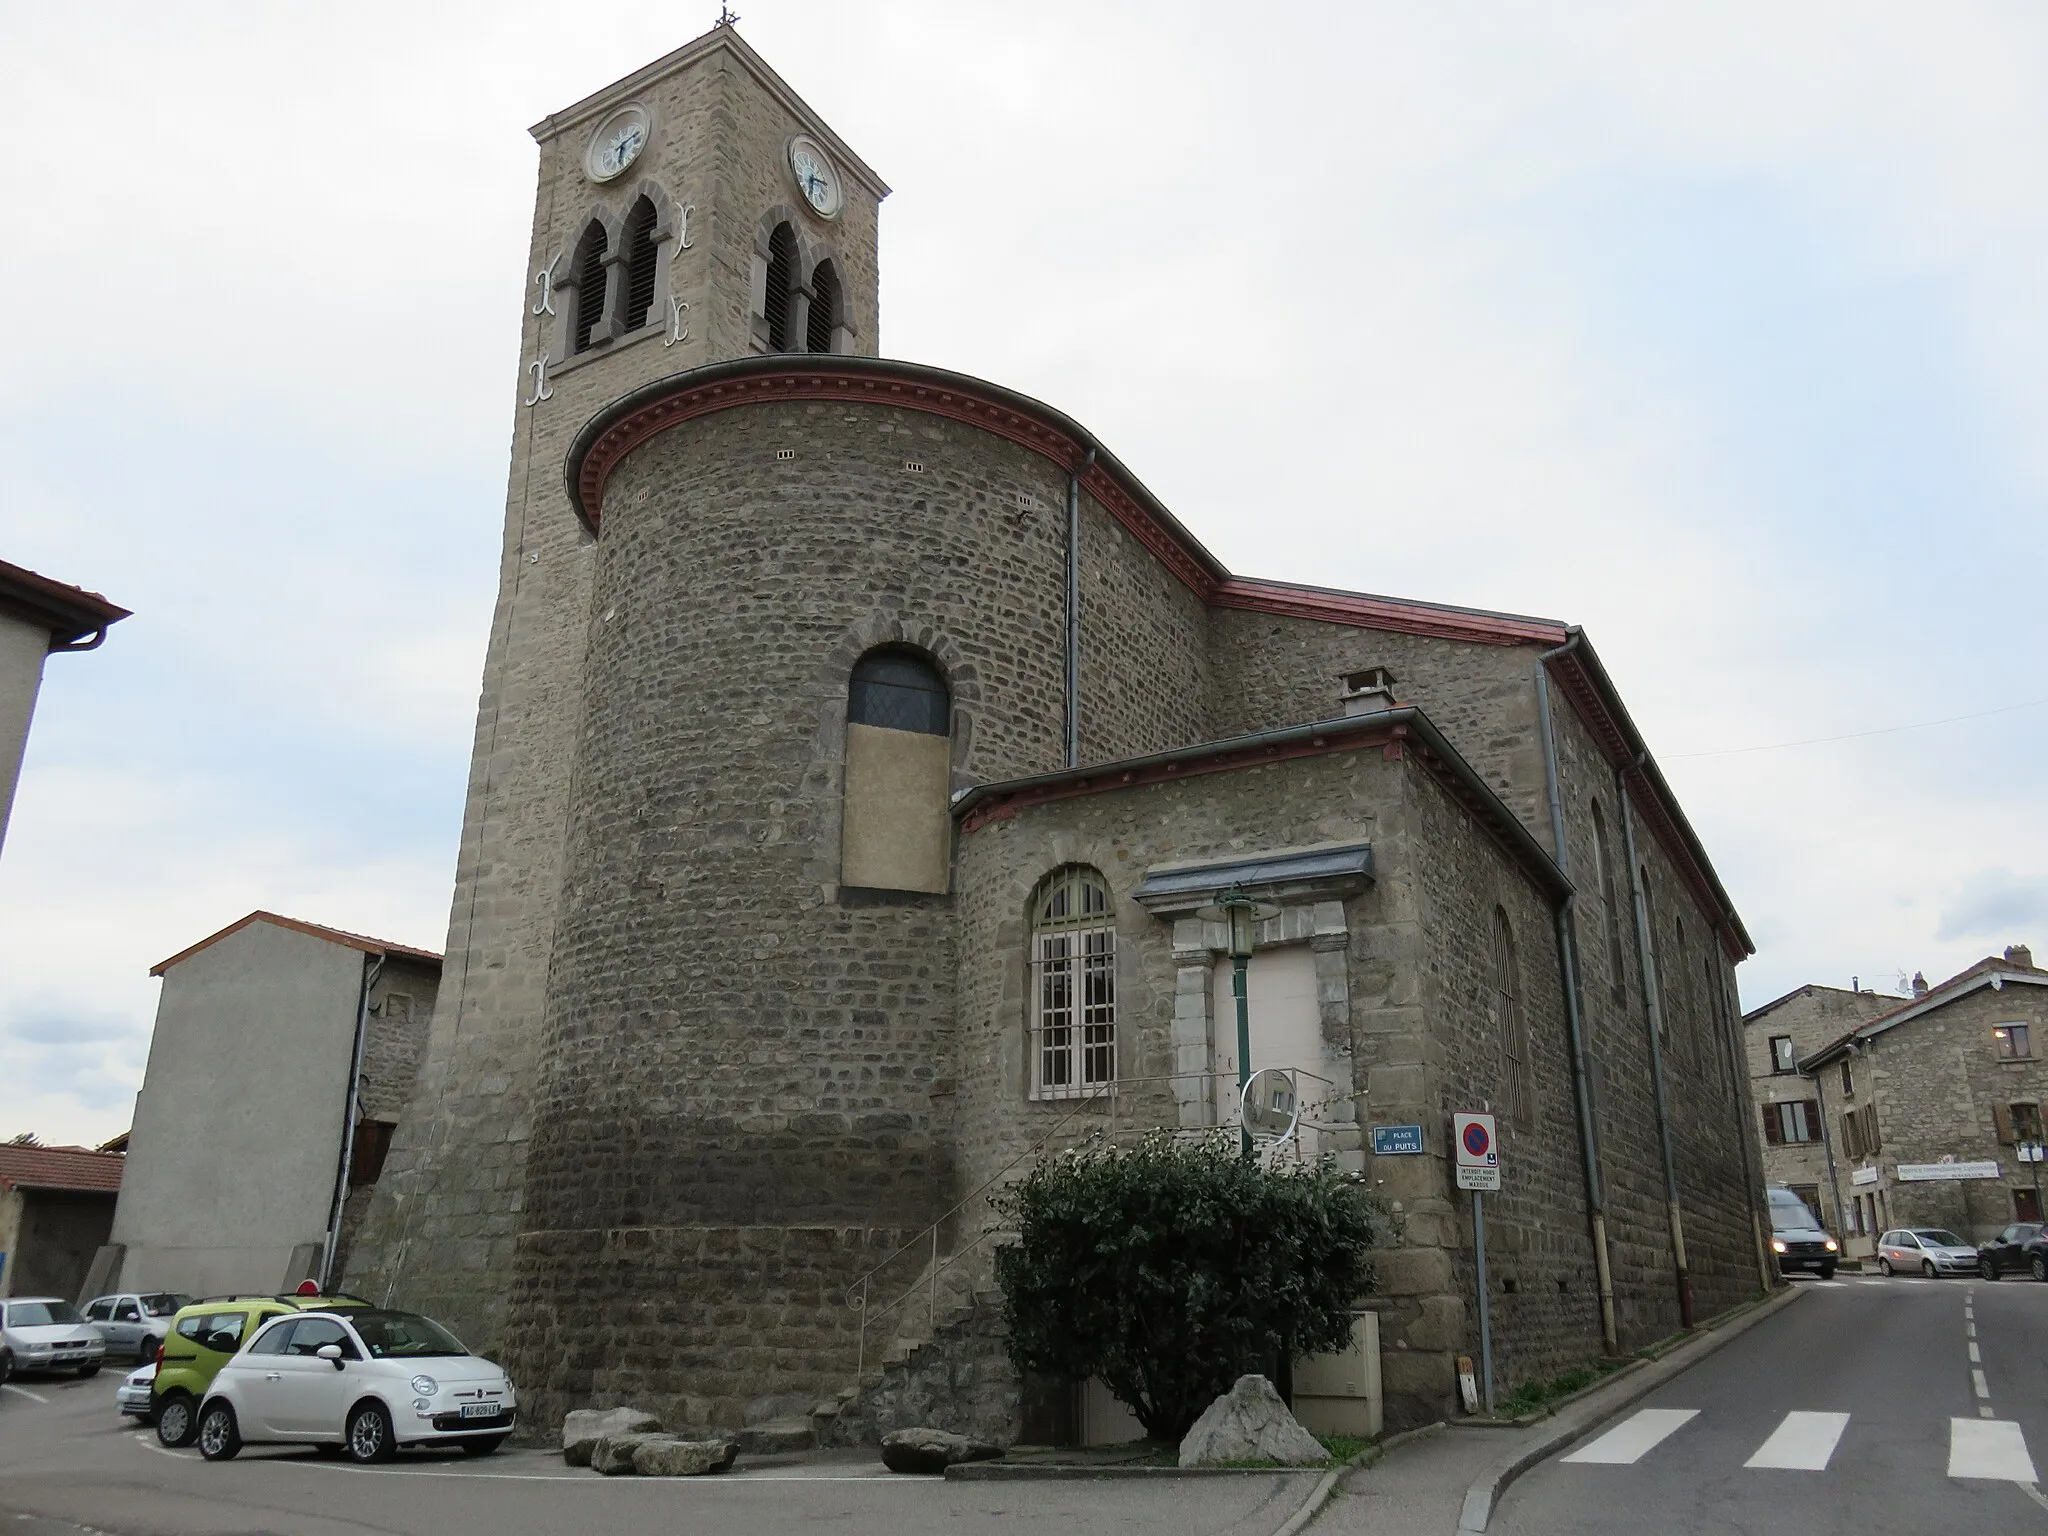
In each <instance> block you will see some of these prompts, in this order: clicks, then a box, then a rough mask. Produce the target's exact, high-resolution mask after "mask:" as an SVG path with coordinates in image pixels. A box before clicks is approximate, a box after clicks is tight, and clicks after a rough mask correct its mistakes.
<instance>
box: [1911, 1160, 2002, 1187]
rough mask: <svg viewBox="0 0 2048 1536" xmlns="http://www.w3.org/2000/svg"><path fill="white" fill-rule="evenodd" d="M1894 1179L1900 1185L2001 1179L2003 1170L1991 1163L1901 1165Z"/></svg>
mask: <svg viewBox="0 0 2048 1536" xmlns="http://www.w3.org/2000/svg"><path fill="white" fill-rule="evenodd" d="M1896 1177H1897V1178H1898V1180H1899V1182H1900V1183H1902V1184H1919V1183H1925V1182H1928V1181H1929V1180H1934V1179H2002V1178H2004V1177H2005V1170H2004V1169H2003V1168H2000V1167H1999V1166H1998V1164H1996V1163H1993V1162H1982V1163H1901V1164H1899V1166H1898V1168H1897V1170H1896Z"/></svg>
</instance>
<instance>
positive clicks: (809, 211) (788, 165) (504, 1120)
mask: <svg viewBox="0 0 2048 1536" xmlns="http://www.w3.org/2000/svg"><path fill="white" fill-rule="evenodd" d="M531 131H532V133H533V136H534V139H535V140H536V141H537V143H538V144H539V146H540V167H539V183H538V188H537V193H536V197H535V202H534V216H533V235H532V242H531V245H530V247H529V254H528V265H527V282H526V285H525V290H524V293H523V295H522V299H521V313H520V320H519V323H520V332H521V345H520V363H519V380H518V394H517V397H516V403H515V416H514V424H513V433H512V455H511V459H512V462H511V475H510V484H509V487H508V494H507V499H506V509H505V532H504V543H503V547H502V551H501V556H500V563H499V591H498V603H497V607H496V610H495V613H494V615H493V619H492V626H491V636H490V644H489V649H488V651H487V654H486V658H485V664H484V677H483V689H482V695H481V698H480V701H479V707H478V717H477V730H476V738H475V746H474V751H473V756H472V760H471V769H470V779H469V790H468V798H467V803H466V805H465V809H464V815H463V827H462V841H461V846H460V853H459V856H458V862H457V867H456V879H455V894H454V904H453V909H452V911H451V913H450V920H449V931H448V944H447V955H446V970H445V976H446V978H447V979H446V980H445V981H444V983H443V987H442V991H441V996H440V999H439V1002H438V1005H437V1007H436V1011H435V1017H434V1023H433V1028H432V1032H431V1035H430V1037H429V1041H428V1046H427V1054H426V1058H425V1060H424V1062H423V1064H422V1066H421V1071H420V1085H419V1089H418V1091H417V1094H416V1097H415V1100H414V1102H413V1104H412V1106H411V1107H410V1109H409V1110H408V1111H407V1113H406V1114H405V1116H404V1118H403V1120H402V1121H401V1123H400V1125H399V1128H398V1131H397V1134H396V1136H395V1139H394V1142H393V1147H392V1152H391V1156H390V1158H389V1159H388V1161H387V1163H386V1168H385V1176H384V1178H383V1179H382V1180H381V1181H380V1184H379V1188H378V1193H377V1197H376V1200H375V1203H374V1205H373V1207H372V1209H371V1212H370V1214H369V1216H368V1218H367V1220H366V1222H365V1225H364V1229H363V1232H362V1235H361V1239H360V1241H358V1242H357V1243H356V1244H355V1246H354V1248H353V1249H352V1253H353V1257H352V1258H351V1260H350V1263H349V1272H348V1275H347V1277H346V1283H347V1284H348V1285H349V1286H350V1287H352V1288H354V1289H357V1290H358V1291H360V1292H361V1293H362V1294H365V1295H368V1296H372V1297H374V1298H377V1299H380V1300H385V1301H390V1300H394V1299H402V1300H403V1301H404V1302H405V1304H407V1305H411V1306H416V1307H419V1308H422V1309H424V1310H426V1311H428V1312H430V1313H434V1314H436V1315H438V1316H441V1317H443V1318H445V1319H446V1320H447V1321H448V1322H449V1323H451V1324H452V1325H453V1326H455V1328H456V1329H457V1330H458V1332H459V1333H461V1334H462V1336H463V1337H464V1338H466V1339H468V1340H469V1341H470V1342H471V1344H472V1345H473V1346H474V1347H478V1348H486V1347H492V1346H495V1345H496V1344H497V1343H498V1341H499V1340H500V1339H501V1337H502V1334H503V1329H504V1323H505V1315H506V1305H507V1293H508V1288H509V1286H510V1283H511V1274H512V1259H513V1247H514V1243H515V1240H516V1238H517V1236H518V1233H519V1223H520V1211H521V1208H522V1205H523V1202H524V1198H525V1180H526V1163H527V1150H528V1137H529V1134H530V1131H531V1128H532V1123H533V1108H534V1103H535V1095H536V1093H537V1092H538V1089H539V1082H538V1079H539V1078H540V1076H541V1075H542V1071H543V1062H542V1039H541V1035H542V1012H543V1005H544V1000H545V988H546V981H547V972H548V962H549V954H550V948H551V944H552V942H553V936H554V933H555V929H556V919H557V910H558V903H559V901H560V899H561V886H562V872H563V871H562V858H563V847H562V834H563V827H564V824H565V822H566V821H567V819H568V814H569V797H570V791H571V776H572V770H573V764H574V758H575V747H576V732H577V728H578V724H579V721H580V719H581V700H582V696H583V689H584V685H585V678H584V669H585V655H586V646H587V639H588V635H589V632H590V629H591V626H592V625H593V624H594V623H602V622H603V616H602V615H598V614H594V613H593V612H592V611H591V605H592V598H591V593H592V572H593V566H594V553H595V540H594V538H593V536H592V535H591V533H590V531H589V529H588V528H586V527H585V526H584V524H583V523H582V522H581V521H579V519H578V517H577V515H576V512H575V510H574V509H573V507H572V505H571V503H570V499H569V496H568V493H567V490H566V488H565V486H564V482H563V468H564V463H565V460H566V458H567V455H568V452H569V449H570V446H571V444H572V443H573V441H574V440H575V438H576V435H577V433H578V431H579V430H580V429H581V428H582V427H583V425H584V424H585V423H586V422H588V421H589V420H590V419H591V418H592V417H593V416H595V415H596V414H597V413H598V411H599V410H600V409H601V408H603V407H604V406H605V405H607V404H609V403H610V402H612V401H614V400H616V399H618V398H619V397H621V396H623V395H626V394H629V393H630V392H632V391H633V390H635V389H637V388H639V387H641V386H642V385H645V384H648V383H650V382H651V381H653V380H656V379H660V378H664V377H667V376H669V375H672V374H676V373H680V372H683V371H686V370H690V369H695V368H699V367H702V366H704V365H706V364H711V363H719V362H725V361H730V360H733V359H739V358H745V357H749V356H752V355H755V354H759V353H766V352H793V353H802V352H817V353H839V354H861V355H867V356H874V355H876V354H877V352H878V340H877V338H878V316H877V293H876V286H877V283H876V224H877V214H878V212H879V209H880V206H881V202H882V199H883V198H885V197H886V196H888V192H889V189H888V187H887V186H885V185H884V184H883V182H882V181H881V179H880V177H878V176H877V175H876V174H875V173H874V171H873V170H872V169H870V168H869V167H868V165H867V164H866V163H865V162H864V161H863V160H861V158H860V157H859V156H858V155H856V154H855V153H854V152H853V150H852V149H851V148H850V147H848V145H847V144H846V143H845V141H844V140H842V139H841V138H840V137H839V135H838V134H836V133H835V132H833V130H832V128H831V127H830V126H829V125H828V124H827V123H826V122H825V121H824V120H823V119H822V118H821V117H819V116H818V114H817V113H815V112H814V111H812V110H811V108H810V107H809V106H808V105H806V104H805V102H804V101H803V99H802V98H801V97H799V96H798V95H797V94H796V92H795V91H794V90H792V89H791V88H790V87H789V85H788V84H787V83H786V82H785V81H784V80H783V79H782V77H781V76H780V75H778V74H776V72H775V71H774V70H773V69H771V68H769V66H768V64H767V63H766V61H764V60H763V59H762V58H761V57H760V55H759V54H757V53H755V52H754V50H753V49H752V48H750V47H748V46H747V44H746V43H744V42H743V41H741V39H740V37H739V35H738V34H737V33H736V32H735V31H734V30H733V29H732V27H731V26H730V25H729V24H726V23H721V24H720V25H718V26H715V27H713V28H712V30H711V31H709V32H707V33H705V34H704V35H703V36H701V37H699V38H697V39H696V40H695V41H693V42H691V43H688V44H686V45H685V46H684V47H682V48H679V49H677V50H676V51H675V52H673V53H671V54H669V55H667V56H666V57H665V58H661V59H657V60H656V61H654V62H653V63H651V64H649V65H647V66H646V67H645V68H643V69H640V70H637V71H635V72H634V73H633V74H631V75H628V76H627V77H626V78H625V79H623V80H620V81H617V82H616V83H614V84H612V85H609V86H606V87H605V88H604V89H603V90H600V91H598V92H596V93H594V94H593V95H590V96H587V97H585V98H584V99H583V100H581V101H579V102H577V103H575V104H574V105H573V106H570V107H567V108H564V109H563V110H562V111H560V112H556V113H553V114H551V115H549V116H548V117H546V118H544V119H543V120H542V121H541V122H539V123H537V124H535V125H534V127H533V129H532V130H531Z"/></svg>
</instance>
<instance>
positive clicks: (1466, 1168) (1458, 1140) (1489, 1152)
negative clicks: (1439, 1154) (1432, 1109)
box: [1451, 1113, 1500, 1190]
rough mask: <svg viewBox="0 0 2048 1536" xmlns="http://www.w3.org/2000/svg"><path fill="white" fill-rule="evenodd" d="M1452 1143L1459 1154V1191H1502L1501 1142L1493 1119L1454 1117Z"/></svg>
mask: <svg viewBox="0 0 2048 1536" xmlns="http://www.w3.org/2000/svg"><path fill="white" fill-rule="evenodd" d="M1451 1144H1452V1145H1453V1146H1454V1147H1456V1148H1457V1152H1458V1188H1460V1189H1485V1190H1492V1189H1499V1188H1500V1141H1499V1139H1498V1137H1497V1136H1496V1135H1495V1134H1494V1125H1493V1116H1491V1115H1483V1114H1468V1113H1459V1114H1455V1115H1453V1116H1451Z"/></svg>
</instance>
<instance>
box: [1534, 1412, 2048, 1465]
mask: <svg viewBox="0 0 2048 1536" xmlns="http://www.w3.org/2000/svg"><path fill="white" fill-rule="evenodd" d="M1698 1417H1699V1410H1698V1409H1697V1408H1640V1409H1638V1410H1637V1411H1636V1412H1634V1413H1632V1414H1630V1415H1629V1416H1628V1417H1627V1418H1625V1419H1623V1420H1622V1421H1621V1422H1620V1423H1619V1424H1616V1425H1615V1426H1614V1427H1613V1428H1611V1429H1609V1430H1608V1431H1607V1432H1606V1433H1605V1434H1603V1435H1601V1436H1599V1437H1598V1438H1597V1439H1594V1440H1590V1441H1588V1442H1587V1443H1586V1444H1584V1445H1582V1446H1580V1447H1579V1448H1578V1449H1577V1450H1575V1451H1573V1452H1572V1453H1571V1454H1570V1455H1568V1456H1566V1457H1564V1458H1563V1459H1564V1460H1566V1461H1568V1462H1576V1463H1578V1464H1579V1465H1581V1466H1587V1465H1591V1466H1610V1467H1628V1466H1634V1465H1635V1464H1636V1463H1637V1462H1639V1461H1641V1460H1642V1459H1643V1458H1644V1457H1645V1456H1647V1455H1649V1454H1650V1452H1652V1451H1654V1450H1655V1449H1656V1448H1657V1447H1658V1446H1660V1445H1662V1444H1663V1443H1664V1442H1665V1441H1666V1440H1669V1439H1670V1438H1671V1437H1672V1436H1673V1435H1675V1434H1677V1433H1678V1431H1679V1430H1681V1429H1683V1428H1685V1426H1686V1425H1688V1424H1690V1423H1691V1422H1692V1421H1693V1420H1694V1419H1696V1418H1698ZM1849 1417H1850V1416H1849V1415H1848V1414H1846V1413H1819V1412H1813V1411H1809V1410H1805V1409H1795V1410H1794V1411H1792V1412H1790V1413H1788V1414H1786V1415H1785V1416H1784V1418H1782V1419H1780V1420H1779V1421H1778V1424H1777V1427H1776V1428H1774V1429H1773V1430H1772V1431H1771V1433H1770V1436H1769V1438H1767V1439H1766V1440H1765V1441H1764V1443H1763V1444H1762V1445H1760V1446H1758V1447H1757V1448H1756V1451H1755V1453H1754V1454H1753V1455H1751V1456H1750V1458H1749V1460H1747V1461H1745V1462H1744V1463H1743V1466H1744V1467H1746V1468H1753V1469H1756V1470H1759V1471H1784V1472H1825V1471H1826V1470H1827V1468H1828V1464H1829V1463H1830V1462H1831V1461H1832V1460H1833V1459H1834V1455H1835V1452H1836V1450H1837V1449H1838V1448H1839V1447H1840V1445H1841V1443H1842V1436H1843V1434H1844V1433H1845V1432H1846V1431H1847V1430H1848V1428H1849ZM1948 1475H1949V1476H1950V1477H1963V1478H1983V1479H1986V1480H1988V1481H1995V1482H2008V1483H2035V1482H2038V1481H2039V1480H2040V1479H2039V1477H2038V1475H2037V1474H2036V1473H2035V1471H2034V1458H2033V1456H2032V1455H2031V1454H2029V1452H2028V1450H2027V1437H2026V1432H2025V1431H2024V1430H2022V1429H2021V1428H2020V1426H2019V1425H2018V1424H2016V1423H2014V1422H2013V1421H2012V1420H2010V1419H1950V1420H1949V1421H1948Z"/></svg>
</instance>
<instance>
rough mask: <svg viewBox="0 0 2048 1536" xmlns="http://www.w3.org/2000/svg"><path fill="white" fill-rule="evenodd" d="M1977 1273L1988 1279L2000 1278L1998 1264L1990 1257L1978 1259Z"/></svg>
mask: <svg viewBox="0 0 2048 1536" xmlns="http://www.w3.org/2000/svg"><path fill="white" fill-rule="evenodd" d="M1977 1273H1978V1274H1979V1275H1981V1276H1983V1277H1984V1278H1985V1279H1986V1280H1996V1279H1997V1278H1998V1266H1997V1265H1996V1264H1994V1263H1992V1262H1991V1260H1990V1259H1989V1258H1982V1259H1979V1260H1978V1261H1977Z"/></svg>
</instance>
